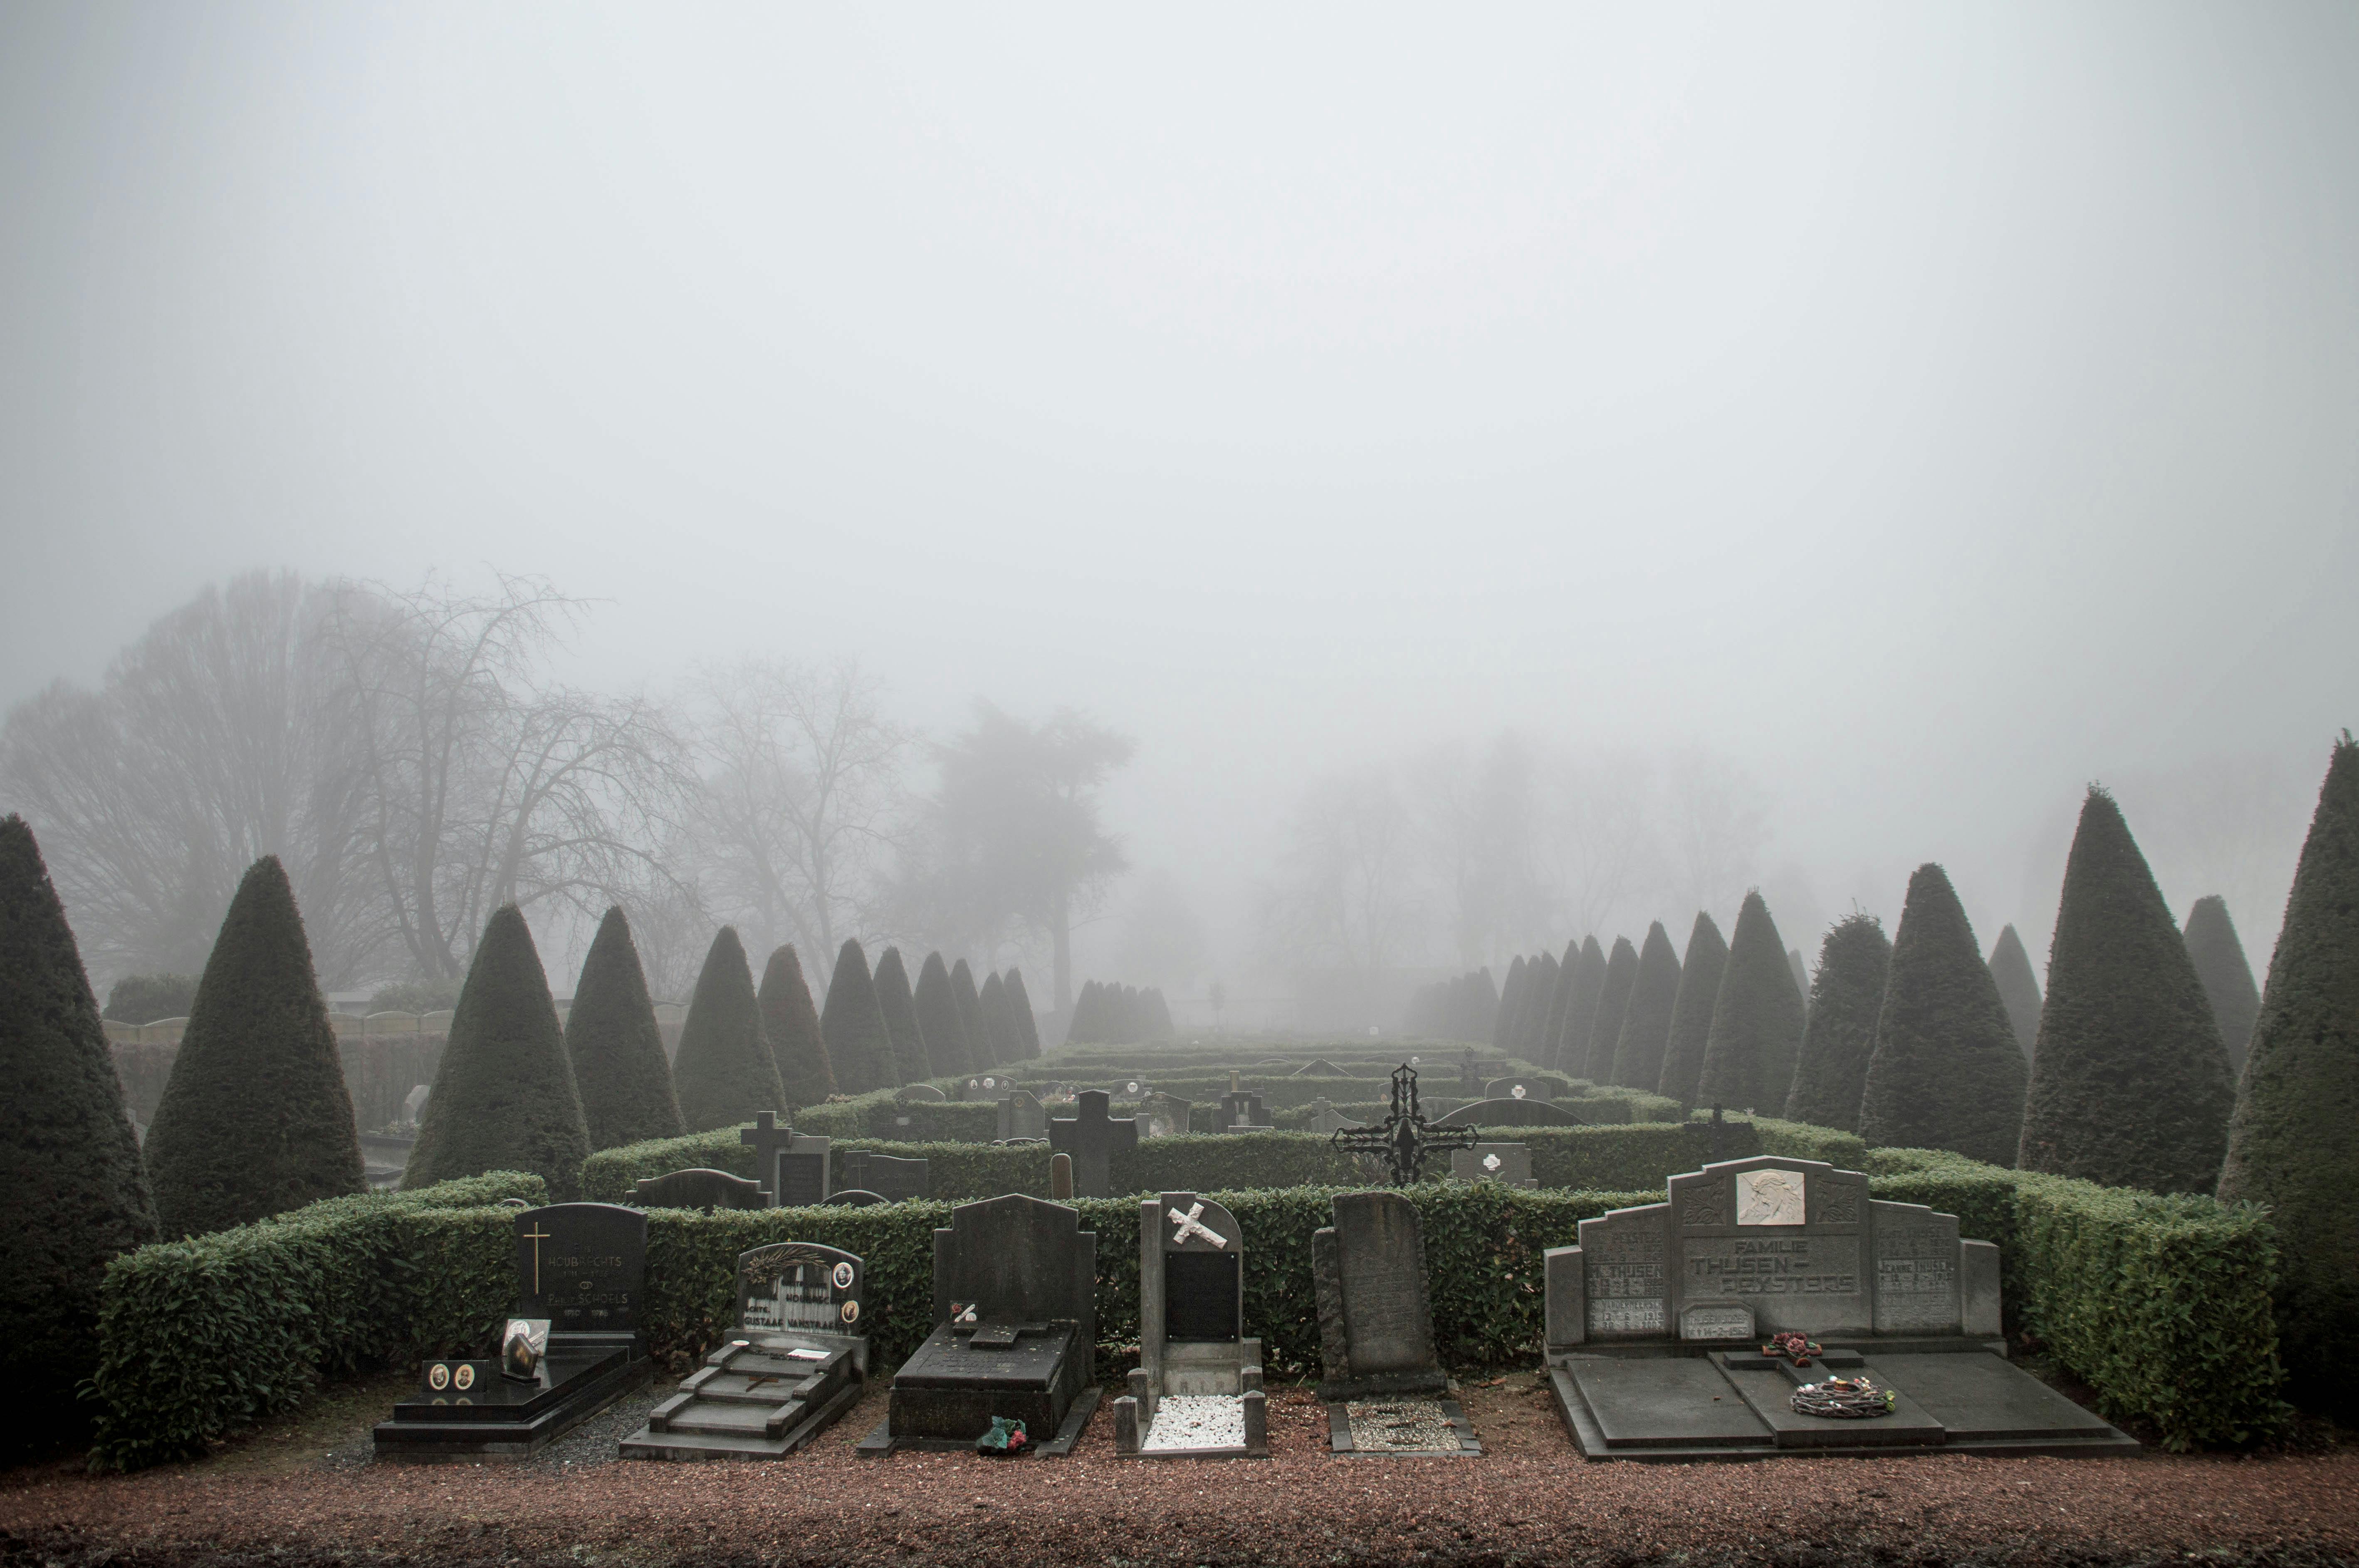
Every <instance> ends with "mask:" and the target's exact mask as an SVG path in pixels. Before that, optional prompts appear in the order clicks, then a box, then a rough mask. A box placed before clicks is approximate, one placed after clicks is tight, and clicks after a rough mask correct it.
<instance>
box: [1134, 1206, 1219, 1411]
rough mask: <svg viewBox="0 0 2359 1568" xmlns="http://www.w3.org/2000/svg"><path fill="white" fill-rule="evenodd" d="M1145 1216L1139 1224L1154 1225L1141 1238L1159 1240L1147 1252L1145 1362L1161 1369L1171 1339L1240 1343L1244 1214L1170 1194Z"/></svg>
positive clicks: (1142, 1278)
mask: <svg viewBox="0 0 2359 1568" xmlns="http://www.w3.org/2000/svg"><path fill="white" fill-rule="evenodd" d="M1139 1211H1140V1213H1139V1224H1140V1225H1141V1226H1142V1227H1147V1228H1142V1230H1141V1231H1140V1234H1141V1235H1142V1236H1145V1237H1151V1238H1154V1239H1153V1245H1152V1246H1144V1247H1141V1248H1140V1249H1139V1267H1140V1274H1139V1282H1138V1310H1139V1350H1140V1358H1141V1360H1142V1362H1143V1363H1144V1364H1145V1365H1147V1366H1148V1367H1150V1368H1158V1369H1159V1368H1161V1367H1162V1365H1163V1358H1164V1357H1163V1351H1164V1346H1165V1345H1166V1343H1167V1342H1169V1341H1173V1340H1181V1341H1187V1342H1190V1343H1196V1344H1234V1343H1235V1342H1237V1341H1239V1340H1241V1339H1243V1338H1244V1336H1245V1231H1244V1229H1243V1228H1242V1227H1240V1226H1239V1225H1238V1224H1237V1217H1236V1216H1235V1215H1234V1214H1231V1213H1230V1212H1229V1211H1228V1209H1226V1208H1225V1207H1223V1206H1222V1205H1220V1204H1218V1203H1215V1202H1213V1201H1212V1199H1210V1198H1204V1197H1199V1196H1198V1195H1196V1194H1194V1193H1165V1194H1163V1195H1161V1196H1160V1197H1159V1198H1158V1200H1157V1201H1156V1202H1155V1203H1154V1204H1152V1205H1148V1204H1145V1203H1142V1204H1140V1205H1139ZM1150 1220H1151V1221H1152V1224H1151V1226H1150V1225H1149V1221H1150ZM1165 1391H1167V1392H1171V1393H1188V1392H1192V1391H1194V1390H1186V1389H1170V1390H1165ZM1204 1391H1205V1392H1216V1393H1234V1392H1236V1391H1237V1390H1234V1389H1222V1390H1204Z"/></svg>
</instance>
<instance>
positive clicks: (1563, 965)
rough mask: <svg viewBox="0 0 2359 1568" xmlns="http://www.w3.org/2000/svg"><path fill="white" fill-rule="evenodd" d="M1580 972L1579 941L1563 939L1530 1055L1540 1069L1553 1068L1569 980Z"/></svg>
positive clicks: (1568, 997)
mask: <svg viewBox="0 0 2359 1568" xmlns="http://www.w3.org/2000/svg"><path fill="white" fill-rule="evenodd" d="M1580 972H1581V943H1580V942H1579V941H1578V940H1574V941H1571V942H1567V943H1566V944H1565V945H1564V957H1561V958H1559V959H1558V960H1557V962H1556V984H1555V985H1553V986H1551V987H1550V988H1549V1005H1548V1018H1547V1020H1546V1021H1545V1022H1543V1023H1542V1024H1541V1025H1540V1052H1539V1054H1538V1055H1537V1056H1535V1057H1533V1058H1532V1062H1533V1065H1536V1066H1538V1068H1540V1070H1541V1071H1543V1072H1547V1071H1550V1070H1552V1069H1554V1067H1555V1066H1556V1063H1557V1053H1558V1052H1559V1051H1560V1049H1561V1048H1562V1047H1563V1044H1564V1019H1565V1014H1566V1013H1567V1012H1568V1011H1570V1010H1571V1007H1572V991H1573V983H1574V981H1575V980H1576V979H1578V978H1579V976H1580ZM1458 983H1459V982H1457V981H1452V982H1451V984H1453V985H1455V984H1458Z"/></svg>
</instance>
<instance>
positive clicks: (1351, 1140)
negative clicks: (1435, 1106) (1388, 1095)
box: [1328, 1063, 1475, 1187]
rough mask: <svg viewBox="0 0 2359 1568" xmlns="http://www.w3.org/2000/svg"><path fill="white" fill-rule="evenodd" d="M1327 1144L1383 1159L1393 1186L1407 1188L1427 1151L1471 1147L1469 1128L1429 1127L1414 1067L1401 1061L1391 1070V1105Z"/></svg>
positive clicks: (1471, 1133) (1473, 1138)
mask: <svg viewBox="0 0 2359 1568" xmlns="http://www.w3.org/2000/svg"><path fill="white" fill-rule="evenodd" d="M1474 1141H1475V1137H1474V1130H1473V1128H1471V1127H1428V1126H1427V1125H1426V1124H1425V1116H1424V1113H1422V1112H1421V1111H1419V1109H1418V1108H1417V1069H1416V1068H1414V1067H1412V1066H1409V1065H1408V1064H1407V1063H1403V1064H1402V1065H1400V1066H1398V1067H1396V1068H1394V1069H1393V1105H1392V1109H1391V1110H1390V1111H1389V1112H1387V1113H1386V1117H1385V1119H1384V1120H1383V1121H1381V1122H1379V1123H1377V1124H1376V1125H1375V1126H1374V1127H1346V1128H1343V1129H1342V1130H1340V1131H1338V1132H1336V1134H1335V1135H1334V1136H1333V1137H1332V1138H1330V1139H1329V1140H1328V1143H1329V1144H1330V1145H1331V1146H1332V1147H1333V1148H1336V1149H1341V1150H1343V1152H1346V1153H1349V1154H1374V1155H1375V1156H1377V1157H1378V1158H1379V1159H1381V1160H1383V1161H1384V1162H1385V1167H1386V1173H1388V1174H1390V1175H1391V1177H1392V1179H1393V1184H1394V1185H1395V1186H1400V1187H1406V1186H1408V1185H1409V1184H1411V1183H1413V1182H1415V1181H1416V1180H1417V1178H1418V1176H1419V1173H1421V1172H1422V1171H1423V1170H1424V1169H1425V1157H1426V1155H1427V1153H1428V1152H1430V1151H1432V1150H1436V1149H1472V1148H1473V1147H1474Z"/></svg>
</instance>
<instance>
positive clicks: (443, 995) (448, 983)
mask: <svg viewBox="0 0 2359 1568" xmlns="http://www.w3.org/2000/svg"><path fill="white" fill-rule="evenodd" d="M461 984H462V982H460V981H458V980H447V979H434V980H402V981H399V982H398V983H397V984H394V985H389V986H379V987H378V988H377V989H376V994H375V995H374V996H372V997H370V998H369V999H368V1011H371V1012H447V1011H450V1010H451V1009H452V1008H454V1007H456V1006H458V1005H459V989H460V986H461Z"/></svg>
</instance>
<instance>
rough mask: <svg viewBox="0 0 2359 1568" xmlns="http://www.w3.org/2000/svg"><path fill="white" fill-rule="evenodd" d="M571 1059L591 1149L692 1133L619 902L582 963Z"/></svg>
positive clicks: (568, 1038) (569, 1027)
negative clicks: (682, 1115)
mask: <svg viewBox="0 0 2359 1568" xmlns="http://www.w3.org/2000/svg"><path fill="white" fill-rule="evenodd" d="M565 1054H566V1055H567V1056H568V1057H569V1058H571V1061H572V1063H573V1083H574V1087H576V1088H577V1089H579V1090H580V1091H581V1095H582V1125H583V1126H584V1127H585V1128H586V1129H587V1130H588V1131H589V1134H590V1147H591V1148H592V1149H616V1148H620V1147H621V1146H622V1145H624V1144H625V1143H638V1142H642V1141H645V1140H647V1139H649V1138H677V1137H679V1135H680V1134H681V1133H683V1132H685V1131H687V1130H688V1128H687V1126H686V1124H685V1123H683V1122H682V1121H681V1120H680V1116H679V1096H678V1095H677V1094H675V1093H674V1092H673V1089H672V1082H671V1063H670V1062H669V1060H667V1059H666V1058H665V1056H664V1044H663V1031H662V1030H660V1029H658V1028H657V1027H656V1008H655V1003H654V1002H653V1001H651V1000H648V998H647V974H646V971H644V970H642V969H641V968H639V949H638V945H637V944H636V943H635V942H633V941H632V940H631V923H630V921H629V920H628V919H627V918H625V915H624V914H623V906H622V905H621V904H619V903H618V904H615V905H614V907H613V908H611V909H609V910H607V911H606V917H605V918H604V919H603V920H601V921H600V922H599V923H598V935H596V936H595V937H593V938H592V939H591V943H590V955H589V957H586V958H584V959H583V960H582V979H580V981H579V982H577V983H576V984H575V986H574V988H573V1007H572V1009H571V1011H569V1012H567V1013H566V1015H565Z"/></svg>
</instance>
